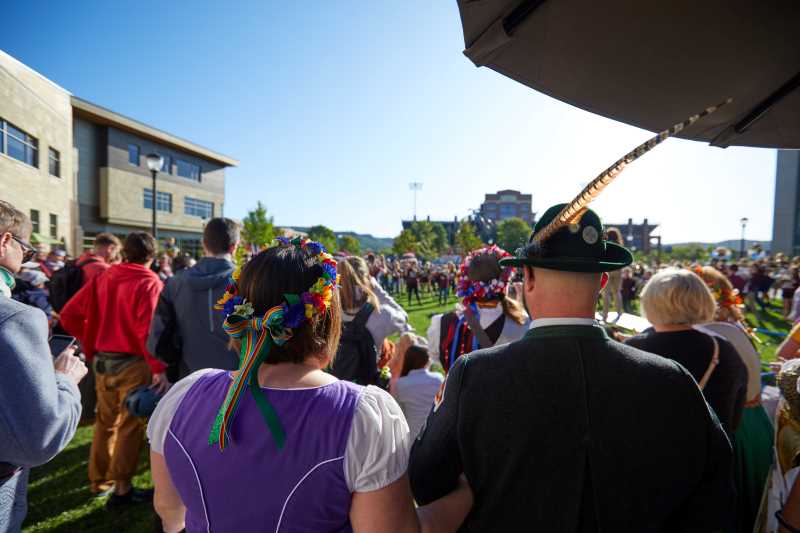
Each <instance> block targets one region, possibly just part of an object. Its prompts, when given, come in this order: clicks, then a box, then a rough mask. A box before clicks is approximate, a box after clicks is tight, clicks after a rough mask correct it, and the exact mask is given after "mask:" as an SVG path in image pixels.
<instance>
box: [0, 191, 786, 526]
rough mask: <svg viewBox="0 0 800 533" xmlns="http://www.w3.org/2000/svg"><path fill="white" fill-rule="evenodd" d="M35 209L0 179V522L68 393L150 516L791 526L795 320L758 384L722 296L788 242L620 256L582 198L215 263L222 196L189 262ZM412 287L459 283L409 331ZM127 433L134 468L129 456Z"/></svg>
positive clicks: (55, 436)
mask: <svg viewBox="0 0 800 533" xmlns="http://www.w3.org/2000/svg"><path fill="white" fill-rule="evenodd" d="M561 207H563V206H554V207H553V208H551V209H550V210H548V211H547V212H546V213H545V214H544V215H543V216H542V219H541V220H540V221H539V222H538V223H537V225H536V227H535V228H534V233H533V236H535V235H536V234H537V232H539V231H541V230H542V228H543V227H545V226H546V225H547V224H548V223H549V222H550V221H552V220H553V219H554V218H555V216H556V215H557V213H558V212H559V210H560V208H561ZM30 234H31V224H30V221H29V220H27V217H26V216H25V215H24V214H23V213H21V212H20V211H19V210H17V209H16V208H14V206H12V205H11V204H8V203H7V202H2V201H0V276H1V277H2V279H1V280H0V281H2V283H0V291H2V296H0V326H2V327H1V328H0V352H2V355H3V357H2V360H1V361H0V368H1V369H2V372H0V380H2V383H1V384H0V397H1V399H2V401H0V438H1V439H2V442H4V443H9V444H8V445H6V444H3V447H2V448H0V531H12V532H14V531H19V530H20V528H21V524H22V521H23V519H24V516H25V514H26V485H27V476H28V472H29V470H30V468H32V467H35V466H38V465H41V464H44V463H46V462H47V461H49V460H50V459H51V458H52V457H53V456H55V455H56V454H57V453H59V451H61V450H62V449H63V448H64V447H65V446H66V445H67V444H68V443H69V441H70V440H71V438H72V436H73V435H74V433H75V431H76V428H77V426H78V423H79V420H80V419H81V418H83V419H84V421H87V422H88V421H91V423H92V424H93V425H94V433H93V441H92V446H91V450H90V457H89V467H88V473H87V474H88V486H89V488H90V490H91V491H92V492H93V493H94V494H95V495H96V496H97V497H107V500H106V506H107V507H108V508H109V509H114V508H119V507H122V506H126V505H132V504H137V503H141V502H150V501H152V505H153V508H154V509H155V511H156V513H157V515H158V518H157V528H158V529H157V530H159V531H166V532H169V533H176V532H178V531H182V530H184V529H185V530H187V531H233V530H245V531H255V530H259V531H260V530H264V531H267V530H269V531H281V530H293V531H341V530H353V531H357V532H368V531H402V532H405V531H455V530H458V529H460V530H462V531H517V530H527V529H532V528H533V529H540V530H543V531H600V530H608V531H723V532H733V531H742V532H743V531H759V532H761V531H764V532H778V531H781V532H782V531H795V530H797V528H798V527H800V476H798V472H800V403H799V402H800V381H798V378H799V377H800V363H799V362H800V358H798V354H799V353H800V352H799V350H800V326H798V327H796V328H795V329H794V330H792V332H791V333H790V335H789V336H788V337H787V339H786V340H785V342H784V343H783V344H782V346H781V348H780V350H779V357H780V358H781V359H782V360H785V361H784V362H783V365H782V366H780V368H777V367H776V370H777V373H776V374H777V375H776V380H775V387H776V390H777V391H778V393H777V394H778V395H779V396H780V401H779V402H778V404H777V406H776V405H775V404H774V403H767V402H765V401H762V396H763V394H764V390H765V389H764V387H763V386H762V372H761V371H762V368H761V359H760V356H759V352H758V348H759V346H758V344H757V343H756V342H754V337H753V334H752V331H751V330H750V328H749V326H748V324H747V323H746V321H745V320H744V315H743V313H742V310H743V309H744V308H745V307H746V306H752V307H753V308H760V307H765V306H767V305H769V301H770V300H772V299H778V300H780V301H781V302H782V312H783V313H784V315H785V316H787V317H794V316H798V310H800V303H798V302H800V296H796V294H800V291H798V283H797V279H798V276H797V272H798V268H797V267H798V265H799V264H800V260H797V259H795V260H790V259H788V258H784V257H782V256H780V255H776V256H773V257H769V256H766V255H764V254H763V253H761V252H760V250H755V251H754V253H753V254H751V255H750V256H749V257H747V258H744V259H733V258H732V256H731V254H726V253H724V252H721V251H715V254H716V255H715V256H714V257H713V258H712V260H711V261H709V262H708V264H697V263H694V264H677V263H674V264H669V265H657V266H656V265H646V264H642V263H634V262H633V257H632V255H631V254H630V252H629V251H628V250H626V249H625V248H624V246H623V241H622V239H621V236H619V235H615V234H614V232H613V231H607V232H606V231H604V229H603V227H602V224H601V223H600V219H599V217H597V215H596V214H595V213H594V212H593V211H591V210H587V211H586V212H584V213H583V214H582V218H581V219H580V221H579V224H577V230H573V229H572V228H571V229H569V230H567V229H566V228H565V229H564V230H562V231H559V232H556V233H555V234H553V236H552V237H550V238H549V239H550V240H549V241H548V246H546V247H543V246H541V245H540V244H539V243H537V242H536V241H535V240H534V239H533V238H532V240H531V242H530V243H529V244H528V245H527V246H525V247H523V248H521V249H520V250H519V251H518V253H517V255H511V254H509V253H508V252H506V251H504V250H502V249H500V248H498V247H497V246H489V247H484V248H481V249H478V250H475V251H473V252H471V253H470V254H468V255H467V256H466V257H464V258H461V259H460V260H459V261H458V262H459V265H458V267H457V266H456V261H439V262H437V263H429V262H420V261H419V260H417V259H416V258H414V257H398V258H386V257H384V256H380V255H375V254H367V255H366V256H365V257H359V256H340V257H334V256H332V255H331V254H329V253H328V252H327V251H326V250H325V249H324V248H323V247H322V246H321V245H320V244H319V243H316V242H313V241H309V240H308V239H305V238H302V237H297V238H293V239H288V238H279V240H278V241H277V242H276V243H275V244H274V245H272V246H270V247H267V248H265V249H264V250H262V251H260V252H259V253H257V254H255V255H254V256H253V257H252V258H251V259H249V260H248V261H246V262H244V263H243V264H239V265H237V264H236V261H235V259H234V257H235V251H236V249H237V247H238V246H239V241H240V234H239V226H238V224H237V223H235V222H234V221H232V220H230V219H225V218H215V219H211V220H210V221H208V223H207V224H206V225H205V228H204V232H203V239H202V245H203V257H202V258H200V259H199V260H198V261H196V262H194V260H193V259H191V258H190V257H188V256H187V255H186V254H182V253H181V252H180V251H179V250H178V249H177V247H176V246H175V243H174V242H169V241H168V242H165V243H158V242H156V240H155V239H154V238H153V237H152V236H151V235H149V234H148V233H146V232H132V233H130V234H128V235H127V236H125V238H124V239H119V238H118V237H116V236H114V235H111V234H100V235H97V237H96V239H95V244H94V247H93V248H92V249H91V250H88V251H86V252H85V253H84V254H83V255H81V256H80V257H78V258H76V259H72V258H70V257H67V256H66V254H65V253H63V252H60V251H58V250H53V251H50V252H48V251H47V250H45V249H41V248H37V247H34V246H32V245H30V244H29V243H28V240H29V237H30ZM759 254H761V255H759ZM420 293H422V294H426V293H427V294H436V296H437V299H438V301H439V303H441V304H447V303H448V302H449V300H450V295H451V294H454V295H455V296H456V298H457V301H456V303H455V305H454V306H453V307H452V308H451V309H450V310H448V311H447V312H444V313H441V314H436V315H434V316H432V317H431V322H430V325H429V327H428V329H427V331H425V332H415V331H413V328H412V327H411V325H410V324H409V317H408V314H407V313H406V311H405V310H404V308H403V307H402V306H400V305H399V304H398V303H397V301H396V300H395V297H402V296H405V297H406V298H407V301H408V303H409V304H411V303H412V298H413V297H416V301H417V302H418V303H419V302H420ZM637 299H638V300H639V302H638V303H635V301H636V300H637ZM598 310H599V311H600V316H601V317H602V318H603V320H597V318H596V313H597V312H598ZM612 310H614V311H615V312H616V318H615V319H616V320H618V319H619V317H620V316H621V315H622V314H623V313H636V312H638V311H639V310H640V311H641V314H642V315H643V316H644V318H645V319H646V320H647V321H648V322H649V323H650V324H651V326H652V327H651V328H649V329H646V330H645V331H641V332H639V333H638V334H632V333H631V332H622V331H621V330H620V328H619V327H615V324H614V319H611V318H610V313H611V312H612ZM53 333H56V334H63V335H67V336H70V337H74V338H75V339H77V343H75V344H70V346H69V347H68V348H66V349H64V350H62V351H61V352H60V353H57V354H51V347H50V346H49V345H48V338H49V337H50V335H51V334H53ZM421 333H422V334H421ZM393 338H396V339H397V341H396V342H393V341H392V340H391V339H393ZM619 341H621V342H619ZM148 406H149V407H148ZM145 433H146V435H147V440H148V441H149V444H150V467H151V470H152V478H153V483H154V486H155V490H154V491H153V490H146V489H144V488H142V487H135V486H133V483H132V480H133V476H134V473H135V472H136V470H137V468H138V462H139V457H140V451H141V449H142V447H143V446H144V445H145V442H146V441H145ZM256 524H257V525H256Z"/></svg>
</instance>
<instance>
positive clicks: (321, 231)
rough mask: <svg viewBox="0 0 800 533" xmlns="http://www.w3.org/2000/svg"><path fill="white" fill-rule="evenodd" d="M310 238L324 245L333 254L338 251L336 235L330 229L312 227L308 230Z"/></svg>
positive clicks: (318, 226)
mask: <svg viewBox="0 0 800 533" xmlns="http://www.w3.org/2000/svg"><path fill="white" fill-rule="evenodd" d="M308 238H309V239H311V240H312V241H317V242H319V243H320V244H322V246H324V247H325V249H326V250H328V252H331V253H333V252H334V251H335V250H336V234H335V233H334V232H333V230H332V229H330V228H328V227H325V226H322V225H317V226H311V227H310V228H309V229H308Z"/></svg>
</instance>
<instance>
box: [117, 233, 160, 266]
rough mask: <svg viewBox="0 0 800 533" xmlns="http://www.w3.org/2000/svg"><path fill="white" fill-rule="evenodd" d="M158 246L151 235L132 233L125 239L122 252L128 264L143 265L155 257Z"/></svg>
mask: <svg viewBox="0 0 800 533" xmlns="http://www.w3.org/2000/svg"><path fill="white" fill-rule="evenodd" d="M157 246H158V244H157V243H156V240H155V239H154V238H153V236H152V235H150V234H149V233H147V232H145V231H134V232H132V233H129V234H128V236H127V237H126V238H125V244H123V245H122V252H123V253H124V254H125V260H126V261H127V262H128V263H137V264H140V265H142V264H144V263H147V262H148V261H149V260H151V259H153V258H154V257H155V256H156V248H157Z"/></svg>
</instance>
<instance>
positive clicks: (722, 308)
mask: <svg viewBox="0 0 800 533" xmlns="http://www.w3.org/2000/svg"><path fill="white" fill-rule="evenodd" d="M696 272H697V274H698V275H699V276H700V277H701V278H702V279H703V281H705V282H706V285H708V288H709V290H710V291H711V295H712V296H713V297H714V300H715V301H716V304H717V309H716V312H715V314H714V320H713V321H712V322H709V323H706V324H702V325H700V326H695V329H697V330H699V331H702V332H705V333H709V334H715V335H719V336H720V337H722V338H724V339H726V340H727V341H728V342H730V343H731V344H732V345H733V347H734V348H736V352H737V353H738V354H739V357H741V359H742V362H743V363H744V364H745V367H746V368H747V396H746V397H745V404H744V409H743V411H742V418H741V422H740V424H739V427H738V428H736V433H735V439H734V480H735V481H736V494H737V497H738V502H737V506H736V510H737V514H738V517H739V519H738V521H737V522H738V526H739V531H742V532H744V531H752V529H753V524H754V523H755V521H756V517H757V515H758V509H759V507H760V505H761V497H762V495H763V493H764V485H765V483H766V480H767V476H768V475H769V471H770V467H771V464H772V446H773V432H774V430H773V428H772V423H771V422H770V419H769V415H768V414H767V412H766V410H765V409H764V407H763V406H762V405H761V357H760V355H759V354H758V350H756V347H755V346H754V344H753V340H752V334H751V333H750V332H749V330H748V329H747V326H746V325H745V322H744V315H743V314H742V310H741V307H742V300H741V298H740V297H739V295H738V291H737V290H736V289H734V288H733V285H732V284H731V282H730V280H729V279H728V278H727V277H726V276H725V275H724V274H723V273H722V272H720V271H719V270H717V269H715V268H713V267H710V266H704V267H702V268H698V269H697V270H696Z"/></svg>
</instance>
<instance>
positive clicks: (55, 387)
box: [0, 200, 86, 533]
mask: <svg viewBox="0 0 800 533" xmlns="http://www.w3.org/2000/svg"><path fill="white" fill-rule="evenodd" d="M30 235H31V222H30V220H29V219H28V217H27V216H26V215H25V214H24V213H22V212H21V211H19V210H18V209H16V208H15V207H14V206H13V205H11V204H9V203H8V202H4V201H2V200H0V443H2V444H0V531H2V532H3V533H18V532H19V531H20V528H21V527H22V521H23V520H24V519H25V514H26V513H27V511H28V502H27V492H28V475H29V473H30V469H31V467H35V466H39V465H43V464H45V463H46V462H48V461H49V460H50V459H52V458H53V457H55V455H56V454H58V453H59V452H60V451H61V450H63V449H64V448H65V447H66V446H67V444H69V442H70V441H71V440H72V437H73V435H75V430H76V429H77V428H78V420H79V419H80V413H81V399H80V393H79V392H78V383H79V382H80V381H81V379H82V378H83V377H84V376H85V375H86V366H85V365H84V364H83V362H82V361H81V360H80V359H78V358H77V357H75V348H74V347H70V348H67V349H66V350H64V352H63V353H61V354H60V355H59V356H58V357H57V358H56V359H55V361H54V360H53V355H52V354H51V353H50V347H49V346H48V342H47V337H48V331H47V320H46V319H45V316H44V315H43V314H42V312H41V311H39V310H38V309H35V308H33V307H30V306H27V305H24V304H22V303H19V302H16V301H14V300H12V299H11V289H12V288H13V287H14V274H16V273H18V272H19V270H20V268H21V266H22V263H23V262H24V261H25V260H26V259H28V258H29V257H31V256H32V255H33V253H34V248H33V246H31V245H30V244H29V243H28V239H29V238H30ZM37 273H38V274H40V275H44V274H42V273H40V272H37Z"/></svg>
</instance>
